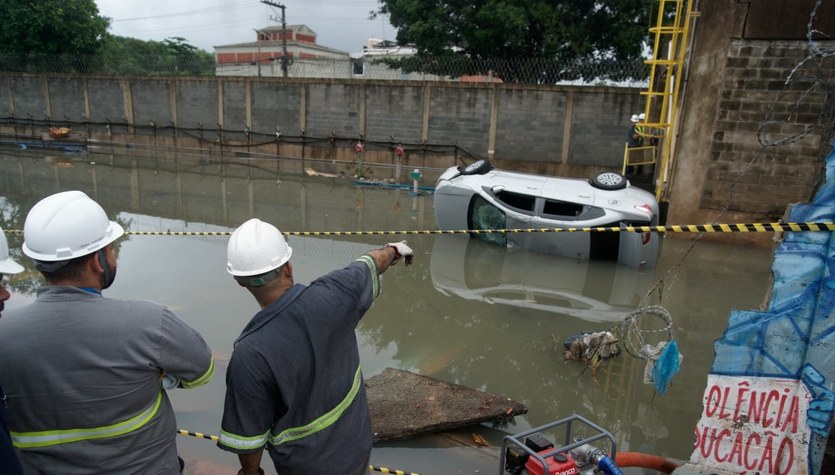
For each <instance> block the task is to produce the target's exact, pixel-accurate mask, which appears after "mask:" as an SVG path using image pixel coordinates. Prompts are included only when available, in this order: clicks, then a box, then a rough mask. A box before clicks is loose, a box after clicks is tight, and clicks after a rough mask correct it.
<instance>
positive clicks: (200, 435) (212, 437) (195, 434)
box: [177, 429, 220, 442]
mask: <svg viewBox="0 0 835 475" xmlns="http://www.w3.org/2000/svg"><path fill="white" fill-rule="evenodd" d="M177 433H178V434H181V435H190V436H192V437H198V438H200V439H209V440H214V441H215V442H217V440H218V439H219V438H220V437H218V436H216V435H209V434H204V433H202V432H191V431H188V430H185V429H180V430H178V431H177Z"/></svg>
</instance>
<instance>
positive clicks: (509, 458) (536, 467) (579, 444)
mask: <svg viewBox="0 0 835 475" xmlns="http://www.w3.org/2000/svg"><path fill="white" fill-rule="evenodd" d="M561 426H564V428H565V436H564V440H565V445H563V446H559V447H555V446H554V444H553V443H552V442H551V441H550V440H549V439H548V438H547V437H545V436H544V435H543V434H542V433H543V432H555V430H556V429H558V428H560V427H561ZM578 428H582V429H584V432H589V429H591V432H592V434H591V435H590V436H588V437H585V438H581V437H576V436H575V437H572V433H571V432H572V429H578ZM602 439H608V443H609V445H610V446H611V456H609V455H608V454H607V453H605V452H604V451H602V450H600V449H598V448H596V447H594V446H592V445H591V443H592V442H595V441H600V440H602ZM615 446H616V443H615V439H614V437H613V436H612V434H610V433H609V432H607V431H605V430H603V429H602V428H600V427H598V426H597V425H595V424H593V423H592V422H590V421H588V420H586V419H584V418H583V417H582V416H578V415H574V416H571V417H569V418H567V419H562V420H559V421H556V422H552V423H551V424H547V425H544V426H542V427H537V428H535V429H531V430H529V431H525V432H522V433H519V434H516V435H512V436H506V437H505V438H504V442H503V443H502V452H501V458H502V460H501V467H502V472H500V475H504V474H505V473H510V474H512V475H596V474H599V473H603V474H606V475H622V472H621V471H620V469H619V468H618V467H617V464H615V463H614V458H615V450H616V447H615Z"/></svg>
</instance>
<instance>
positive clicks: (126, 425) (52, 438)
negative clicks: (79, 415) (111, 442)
mask: <svg viewBox="0 0 835 475" xmlns="http://www.w3.org/2000/svg"><path fill="white" fill-rule="evenodd" d="M161 403H162V390H160V392H159V393H158V394H157V398H156V400H154V402H153V403H152V404H151V405H150V406H148V407H147V408H146V409H145V410H143V411H142V412H140V413H139V414H137V415H135V416H133V417H131V418H130V419H127V420H125V421H122V422H119V423H116V424H113V425H110V426H104V427H92V428H88V429H66V430H45V431H38V432H14V431H10V433H11V436H12V442H13V443H14V446H15V447H17V448H19V449H28V448H35V447H49V446H52V445H60V444H68V443H70V442H78V441H81V440H90V439H103V438H106V437H116V436H119V435H123V434H127V433H128V432H133V431H135V430H137V429H139V428H140V427H142V426H144V425H145V424H146V423H147V422H148V421H150V420H151V419H152V418H153V417H154V415H155V414H156V413H157V410H158V409H159V406H160V404H161Z"/></svg>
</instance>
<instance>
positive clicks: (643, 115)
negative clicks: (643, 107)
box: [638, 112, 647, 120]
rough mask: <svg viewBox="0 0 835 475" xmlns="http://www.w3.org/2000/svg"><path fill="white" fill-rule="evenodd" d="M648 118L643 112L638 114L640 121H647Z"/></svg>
mask: <svg viewBox="0 0 835 475" xmlns="http://www.w3.org/2000/svg"><path fill="white" fill-rule="evenodd" d="M646 118H647V115H646V114H644V113H643V112H641V113H640V114H638V120H644V119H646Z"/></svg>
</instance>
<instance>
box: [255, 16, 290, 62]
mask: <svg viewBox="0 0 835 475" xmlns="http://www.w3.org/2000/svg"><path fill="white" fill-rule="evenodd" d="M261 3H263V4H264V5H269V6H271V7H275V8H280V9H281V72H282V73H283V75H284V77H285V78H286V77H287V67H288V66H289V62H288V61H289V58H288V57H287V19H286V17H285V15H284V9H285V8H287V7H285V6H284V5H282V4H280V3H275V2H271V1H269V0H261Z"/></svg>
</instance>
